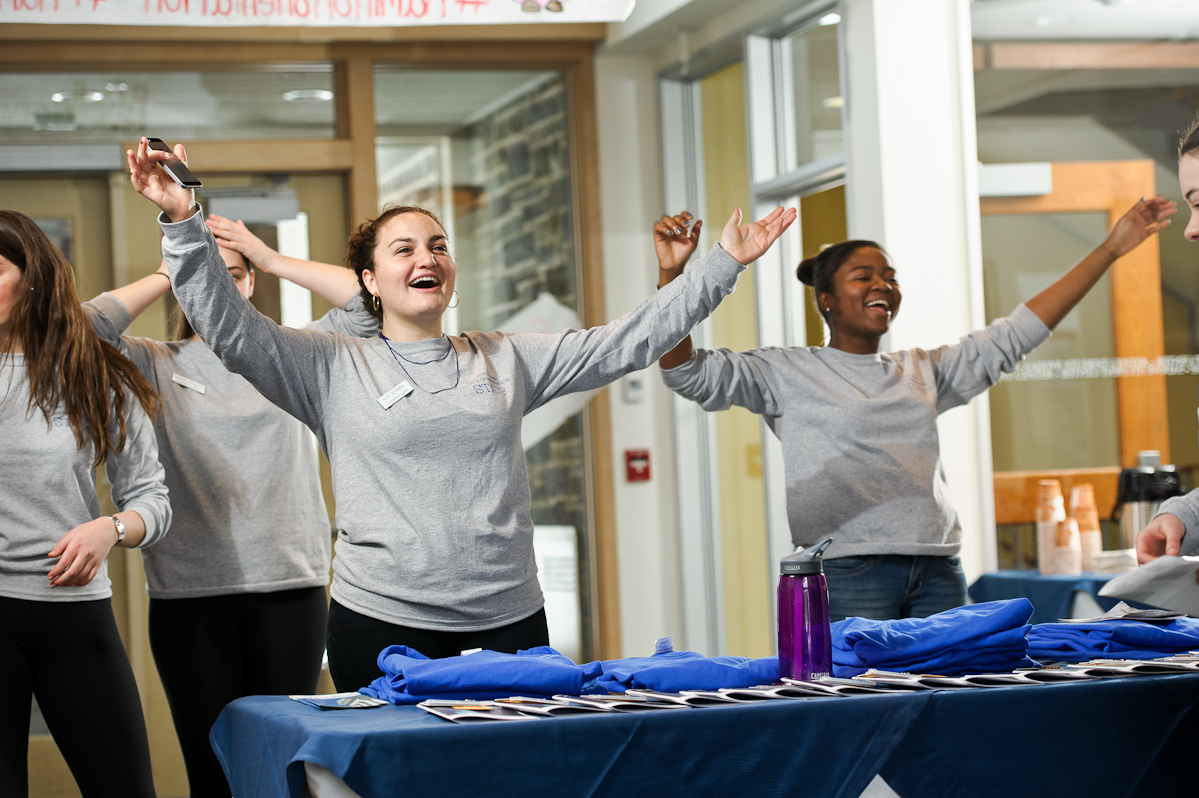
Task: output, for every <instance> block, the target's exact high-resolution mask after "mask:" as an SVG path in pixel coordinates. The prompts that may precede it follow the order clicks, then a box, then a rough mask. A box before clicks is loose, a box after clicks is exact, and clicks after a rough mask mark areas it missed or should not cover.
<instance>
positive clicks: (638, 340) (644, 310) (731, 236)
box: [511, 208, 795, 412]
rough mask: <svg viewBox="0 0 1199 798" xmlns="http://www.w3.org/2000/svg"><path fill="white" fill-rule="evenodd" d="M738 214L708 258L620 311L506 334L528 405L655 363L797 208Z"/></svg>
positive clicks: (727, 289) (726, 290)
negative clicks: (569, 326)
mask: <svg viewBox="0 0 1199 798" xmlns="http://www.w3.org/2000/svg"><path fill="white" fill-rule="evenodd" d="M740 217H741V212H740V211H739V210H738V211H735V212H734V214H733V217H732V218H731V219H730V220H729V224H728V225H726V226H725V229H724V232H723V233H722V234H721V240H720V243H719V244H717V245H715V246H713V247H712V251H711V252H710V253H709V255H708V257H706V258H704V260H703V261H701V262H700V263H697V264H695V266H694V267H693V268H692V269H690V270H688V272H687V273H686V274H685V275H684V276H683V277H682V278H680V279H678V280H675V281H674V282H672V283H671V284H670V285H668V286H667V287H665V288H663V289H662V290H660V291H658V293H657V294H655V295H654V296H652V297H650V298H649V299H647V300H645V301H644V302H642V303H641V304H639V305H638V306H637V307H635V308H633V309H632V310H631V311H629V312H628V313H626V314H625V315H624V316H622V317H621V318H619V319H617V320H615V321H613V322H610V323H609V324H606V325H604V326H602V327H593V328H591V329H589V330H581V331H573V332H568V333H564V334H562V335H516V336H512V337H511V340H512V341H513V344H514V346H515V347H516V349H517V353H518V355H519V356H520V358H521V361H522V365H523V366H524V369H525V373H526V377H527V379H528V381H529V404H528V406H527V407H526V412H528V411H529V410H532V409H534V408H535V407H538V406H540V405H542V404H544V403H545V402H547V401H549V400H550V399H552V398H553V397H555V396H557V395H560V394H564V393H572V392H574V391H585V390H591V389H593V388H600V387H603V386H604V385H607V384H608V383H610V382H612V381H613V380H615V379H618V378H620V377H621V376H623V375H625V374H628V373H629V372H631V371H638V370H640V369H643V368H647V367H649V366H651V365H653V363H654V362H655V361H656V360H658V358H660V357H661V356H662V355H664V354H665V353H666V352H668V351H670V350H671V349H672V348H674V347H675V346H676V345H677V344H678V342H679V341H681V340H682V339H683V338H684V337H685V336H686V335H687V333H688V332H690V331H691V329H692V328H693V327H694V326H695V325H696V324H698V323H699V322H701V321H703V320H704V319H705V318H707V316H708V315H709V314H710V313H711V312H712V311H713V310H714V309H715V308H716V306H717V305H719V304H720V301H721V300H722V299H724V297H725V296H727V295H728V294H730V293H732V291H733V288H734V286H735V285H736V283H737V276H738V275H739V274H740V273H741V272H742V271H744V269H745V264H748V263H750V262H752V261H754V260H756V259H757V258H759V257H760V256H761V255H762V253H764V252H765V251H766V250H767V249H769V248H770V245H771V244H773V243H774V241H775V239H777V238H778V237H779V235H781V234H782V232H783V231H784V230H786V229H787V227H788V226H790V224H791V223H792V222H793V221H795V211H794V209H792V210H788V211H784V210H783V209H782V208H777V209H776V210H774V211H773V212H771V213H770V215H768V216H767V217H766V218H765V219H763V220H762V221H760V222H754V223H752V224H748V225H741V224H740Z"/></svg>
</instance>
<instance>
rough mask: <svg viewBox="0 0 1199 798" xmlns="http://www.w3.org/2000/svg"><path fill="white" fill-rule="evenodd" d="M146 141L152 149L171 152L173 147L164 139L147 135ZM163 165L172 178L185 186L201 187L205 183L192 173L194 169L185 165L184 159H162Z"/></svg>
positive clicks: (161, 163)
mask: <svg viewBox="0 0 1199 798" xmlns="http://www.w3.org/2000/svg"><path fill="white" fill-rule="evenodd" d="M146 142H147V143H148V144H149V146H150V149H152V150H158V151H159V152H171V148H170V147H168V146H167V145H166V142H165V141H163V140H162V139H152V138H149V137H147V138H146ZM158 165H159V166H161V167H162V168H163V169H164V170H165V171H166V173H167V174H168V175H170V176H171V179H172V180H174V181H175V182H176V183H178V184H179V185H181V186H183V187H184V188H200V187H201V186H203V185H204V184H203V183H201V182H200V178H198V177H196V176H195V175H194V174H192V170H190V169H188V168H187V167H186V166H184V165H183V161H180V160H179V159H178V158H175V159H174V160H173V161H161V162H159V164H158Z"/></svg>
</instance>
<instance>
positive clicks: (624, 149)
mask: <svg viewBox="0 0 1199 798" xmlns="http://www.w3.org/2000/svg"><path fill="white" fill-rule="evenodd" d="M595 72H596V111H597V114H596V120H597V125H598V134H599V162H600V192H601V197H602V225H603V244H604V286H605V300H606V309H607V313H608V317H609V318H613V319H614V318H617V317H619V316H620V315H621V314H623V313H626V312H627V311H629V310H630V309H632V308H633V307H634V306H635V305H636V304H637V303H638V302H640V301H641V300H643V299H645V298H646V297H648V296H652V295H653V293H654V292H655V291H656V290H657V287H658V262H657V258H656V257H655V256H654V244H653V236H652V229H653V225H654V222H656V221H657V219H658V218H660V217H661V215H662V211H663V209H662V184H661V175H662V166H661V161H660V158H659V153H660V144H659V135H658V96H657V95H658V85H657V78H656V76H655V74H654V64H653V61H652V59H650V58H649V57H647V56H616V55H609V54H601V55H599V56H598V57H597V58H596V60H595ZM678 210H681V209H678ZM676 212H677V210H676ZM640 376H642V377H643V379H644V398H643V399H642V400H641V401H639V402H628V401H626V400H625V396H624V391H623V385H622V383H615V384H613V385H612V386H611V387H610V388H609V389H608V396H609V403H610V407H611V413H612V459H613V465H614V467H615V470H616V473H615V474H614V475H613V476H614V478H615V479H614V493H615V500H616V508H615V509H616V545H617V562H618V563H619V573H620V625H621V638H622V650H623V654H624V655H625V656H645V655H648V654H650V653H652V652H653V645H654V640H655V639H657V638H659V637H662V636H663V635H668V634H674V633H682V631H683V617H682V615H683V612H682V607H681V605H680V596H681V592H682V588H681V584H680V574H679V545H678V519H677V514H676V512H675V506H676V505H675V489H674V485H675V476H674V418H673V414H672V411H671V403H672V401H673V395H672V394H671V393H670V391H669V390H667V388H666V386H665V385H664V384H663V383H662V378H661V376H660V374H659V373H658V367H657V366H651V367H650V368H649V369H647V370H646V371H644V372H642V373H641V375H640ZM626 449H648V450H649V453H650V468H651V474H652V476H651V479H650V481H648V482H635V483H630V482H628V481H627V479H626V477H625V463H624V451H625V450H626Z"/></svg>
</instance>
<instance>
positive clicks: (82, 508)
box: [0, 354, 171, 633]
mask: <svg viewBox="0 0 1199 798" xmlns="http://www.w3.org/2000/svg"><path fill="white" fill-rule="evenodd" d="M0 386H2V387H0V441H3V444H4V448H3V452H4V456H3V457H0V486H2V489H0V596H4V597H5V598H15V599H25V600H28V601H94V600H96V599H105V598H108V597H110V596H111V595H112V583H111V582H109V581H108V562H107V561H105V562H104V564H103V565H101V566H100V570H99V572H97V574H96V576H95V578H94V579H92V581H91V582H89V583H88V584H86V585H83V586H82V587H54V588H52V587H50V581H49V580H48V579H47V578H46V574H48V573H50V569H51V568H53V567H54V564H55V563H56V562H57V561H58V560H57V558H56V559H53V560H51V559H50V558H49V557H47V556H46V555H47V554H49V552H50V550H51V549H53V548H54V546H55V544H57V543H58V541H59V540H61V539H62V536H63V535H65V534H67V533H68V532H70V531H71V530H72V529H74V528H75V527H77V526H79V525H80V524H83V523H86V522H88V521H91V520H93V519H95V518H99V517H100V500H99V499H98V498H97V497H96V484H95V476H94V475H95V471H94V470H93V469H92V460H93V458H94V456H95V452H94V450H93V449H92V447H91V446H85V447H84V448H83V449H80V448H78V445H77V442H76V440H75V433H74V431H73V430H72V429H71V427H70V423H69V421H68V419H67V416H66V413H65V411H64V409H63V408H61V407H60V408H59V410H58V411H57V412H55V413H53V414H52V415H51V418H50V421H49V422H47V421H46V417H45V415H44V414H43V413H42V411H41V410H40V409H38V408H37V407H34V408H32V409H30V408H29V381H28V378H27V376H26V371H25V356H24V355H21V354H17V355H0ZM125 434H126V439H125V448H124V449H122V450H121V451H120V452H112V453H110V454H109V455H108V458H107V460H106V461H105V464H104V468H105V472H106V473H107V475H108V481H109V483H110V484H111V485H112V500H113V503H114V504H115V505H116V506H117V508H118V510H119V511H124V510H133V511H134V512H136V513H137V514H138V515H140V516H141V517H142V521H143V522H145V525H146V536H145V538H144V539H143V540H142V542H141V546H142V547H147V546H152V545H154V544H155V543H157V542H158V541H160V540H162V539H163V536H164V535H165V534H166V531H167V528H168V527H169V526H170V525H171V505H170V501H169V500H168V497H167V488H166V485H164V484H163V471H162V466H161V465H159V463H158V445H157V444H156V443H155V441H154V432H153V428H152V425H151V422H150V419H149V418H148V417H147V416H146V413H145V411H144V410H142V406H141V404H140V403H139V402H138V401H137V397H136V396H134V395H133V394H132V393H127V395H126V397H125ZM113 537H114V538H115V537H116V535H115V533H114V535H113ZM64 633H69V630H64Z"/></svg>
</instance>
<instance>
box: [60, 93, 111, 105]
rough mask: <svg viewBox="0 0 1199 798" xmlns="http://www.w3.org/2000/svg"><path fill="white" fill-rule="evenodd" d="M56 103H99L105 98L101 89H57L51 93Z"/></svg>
mask: <svg viewBox="0 0 1199 798" xmlns="http://www.w3.org/2000/svg"><path fill="white" fill-rule="evenodd" d="M50 99H51V100H53V101H54V102H56V103H98V102H100V101H101V100H103V99H104V93H103V92H99V91H56V92H54V93H53V94H51V95H50Z"/></svg>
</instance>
